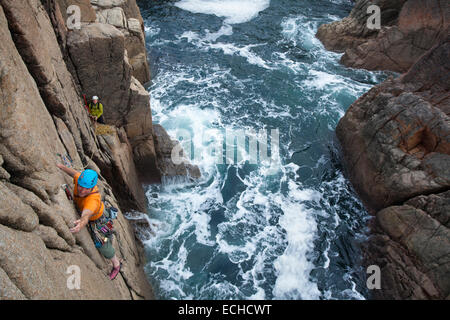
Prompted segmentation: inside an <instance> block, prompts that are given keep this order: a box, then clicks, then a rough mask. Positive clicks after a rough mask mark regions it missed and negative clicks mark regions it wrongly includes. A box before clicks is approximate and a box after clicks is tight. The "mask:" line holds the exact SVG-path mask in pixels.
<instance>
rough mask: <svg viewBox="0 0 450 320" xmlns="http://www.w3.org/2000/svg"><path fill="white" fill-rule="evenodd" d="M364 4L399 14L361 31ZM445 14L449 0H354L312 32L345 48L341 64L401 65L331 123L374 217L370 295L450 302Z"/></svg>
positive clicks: (449, 52) (449, 51)
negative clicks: (377, 284)
mask: <svg viewBox="0 0 450 320" xmlns="http://www.w3.org/2000/svg"><path fill="white" fill-rule="evenodd" d="M370 4H379V5H380V6H381V8H382V12H381V14H382V17H383V15H384V14H385V13H386V10H387V8H388V6H392V5H394V4H397V5H398V6H397V7H396V10H397V12H398V17H397V18H395V19H394V20H391V22H392V24H387V25H382V29H381V30H380V31H377V32H372V33H370V34H368V33H365V32H364V30H365V22H366V19H367V17H368V15H367V14H366V11H365V10H366V8H367V6H368V5H370ZM449 17H450V4H449V2H448V1H439V0H426V1H416V0H408V1H391V2H386V1H366V0H359V1H357V3H356V4H355V7H354V9H353V11H352V12H351V14H350V16H349V17H347V18H345V19H343V20H342V21H338V22H334V23H332V24H330V25H324V26H321V27H320V28H319V32H318V34H317V36H318V37H319V38H320V39H321V40H322V41H323V42H324V43H325V45H326V46H327V48H330V49H332V50H336V51H343V50H345V49H346V51H345V54H344V56H343V57H342V62H343V63H344V64H346V65H349V66H353V67H362V68H367V69H383V70H393V71H399V72H404V71H407V72H405V73H404V74H403V75H402V76H400V77H398V78H396V79H393V78H389V79H388V80H386V81H385V82H384V83H382V84H380V85H377V86H375V87H374V88H373V89H371V90H370V91H369V92H367V93H366V94H364V95H363V96H362V97H360V98H359V99H358V100H357V101H355V102H354V103H353V104H352V105H351V106H350V108H349V109H348V110H347V112H346V114H345V116H344V117H343V118H342V119H341V120H340V121H339V124H338V126H337V129H336V134H337V137H338V139H339V141H340V143H341V146H342V155H343V159H344V162H345V164H346V169H347V174H348V177H349V178H350V180H351V182H352V184H353V186H354V187H355V190H356V191H357V193H358V194H359V195H360V197H361V199H362V200H363V202H364V203H365V205H366V207H367V208H368V209H369V211H370V212H371V213H373V214H374V215H375V219H374V220H373V221H372V223H371V237H370V239H369V241H368V243H367V246H366V248H365V250H364V251H365V260H366V263H367V264H368V265H371V264H375V265H378V266H379V267H380V269H381V289H380V290H373V291H372V293H373V297H374V298H384V299H449V298H450V281H449V279H450V278H449V277H448V274H449V272H450V229H449V227H450V225H449V222H450V216H449V212H450V192H449V190H450V170H449V168H450V119H449V113H450V94H449V92H450V78H449V70H450V59H449V57H450V29H449ZM382 21H383V18H382ZM331 39H333V40H331ZM339 39H341V40H342V42H341V44H342V45H343V46H342V47H336V45H335V43H334V42H336V43H338V42H339V41H336V40H339Z"/></svg>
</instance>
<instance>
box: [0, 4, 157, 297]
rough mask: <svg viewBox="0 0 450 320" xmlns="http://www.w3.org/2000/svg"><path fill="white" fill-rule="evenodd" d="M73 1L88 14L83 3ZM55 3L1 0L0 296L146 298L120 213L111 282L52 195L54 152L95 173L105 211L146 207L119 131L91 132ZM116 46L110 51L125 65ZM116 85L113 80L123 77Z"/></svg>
mask: <svg viewBox="0 0 450 320" xmlns="http://www.w3.org/2000/svg"><path fill="white" fill-rule="evenodd" d="M75 2H77V1H75ZM78 2H80V3H82V4H84V5H85V8H86V10H88V11H89V10H91V9H92V10H93V8H92V6H91V5H90V3H87V2H86V1H78ZM67 3H69V1H67ZM62 4H64V1H42V2H41V1H38V0H27V1H13V0H1V1H0V29H1V32H0V57H1V59H0V88H1V95H0V97H1V108H0V138H1V139H0V189H1V191H0V299H8V298H9V299H23V298H25V299H138V298H146V299H148V298H152V296H153V295H152V291H151V288H150V286H149V284H148V283H147V280H146V277H145V275H144V273H143V263H144V261H143V259H142V248H140V247H139V245H137V243H136V241H135V237H134V232H133V230H132V228H131V227H130V225H129V223H128V221H127V220H126V219H124V217H123V215H122V211H120V213H119V217H118V220H117V222H116V223H115V226H116V230H117V238H116V239H117V240H115V242H114V246H115V248H116V252H117V255H118V256H119V258H121V259H123V261H124V267H123V270H122V272H121V273H120V275H119V276H118V278H117V279H116V280H114V281H110V280H109V278H108V277H107V274H108V272H109V271H110V264H109V262H108V261H106V260H105V259H103V258H102V257H101V256H100V254H99V253H98V251H97V249H96V248H95V247H94V245H93V243H92V240H91V238H90V236H89V234H88V232H87V230H86V229H84V230H83V231H82V232H80V233H79V234H75V235H74V234H72V233H71V232H70V231H69V227H71V226H72V223H73V221H75V220H76V219H78V213H77V212H76V210H75V207H74V205H73V203H72V202H71V201H69V200H68V199H67V198H66V195H65V193H64V191H63V190H62V189H61V185H62V184H64V183H67V184H69V185H70V184H71V181H70V180H71V179H69V178H68V177H66V176H65V175H64V174H63V173H62V172H61V171H59V170H58V169H57V168H55V164H56V163H58V162H61V161H62V160H61V158H60V156H59V155H58V154H62V155H66V154H67V155H69V156H70V158H71V159H73V166H74V167H75V168H76V169H79V170H81V169H83V168H92V169H95V170H96V171H98V172H100V173H101V177H100V180H99V187H100V191H101V193H102V194H103V195H104V198H105V199H106V200H108V201H109V202H111V203H112V204H113V205H115V206H117V207H120V208H121V209H124V210H128V209H141V210H145V208H146V199H145V196H144V194H143V190H142V187H141V185H140V182H139V179H138V172H137V171H136V167H135V163H134V161H133V160H134V152H133V145H132V143H130V141H129V139H128V136H127V132H126V128H125V129H120V128H119V129H117V130H115V132H114V133H113V134H111V135H108V136H103V137H97V136H96V135H95V134H94V132H93V128H92V125H91V123H90V120H89V118H88V115H87V112H86V110H85V109H84V107H83V102H82V99H81V92H82V91H81V90H80V88H81V89H83V87H82V86H80V78H77V77H78V76H77V77H74V76H73V74H74V73H73V72H74V71H75V72H76V71H77V67H78V66H77V65H75V64H74V65H71V64H70V60H69V59H82V58H81V57H80V56H76V55H75V56H74V55H73V54H72V53H70V52H69V50H67V45H66V40H67V37H69V36H70V33H71V32H72V31H69V30H67V28H66V26H65V25H64V24H63V23H64V19H63V18H62V16H63V12H64V11H62V10H61V8H60V5H62ZM90 12H91V13H90V14H91V16H90V18H89V19H94V17H95V18H96V16H95V11H90ZM92 13H94V15H92ZM82 16H83V15H82ZM91 22H92V21H91ZM103 28H108V25H104V26H103ZM80 32H81V31H80ZM111 32H115V33H116V34H117V32H116V30H114V31H111ZM105 36H108V35H105ZM118 38H120V39H122V40H123V37H122V36H120V35H119V37H118ZM111 39H112V37H111ZM96 41H97V40H95V39H92V41H91V45H93V46H94V47H95V46H96ZM98 44H99V46H100V45H101V41H99V42H98ZM121 48H122V50H123V52H122V53H121V54H119V53H117V54H118V55H122V56H123V57H124V59H123V61H125V60H126V51H125V48H124V47H121ZM69 54H70V55H69ZM88 54H89V52H84V55H88ZM108 54H109V52H108ZM122 63H123V64H122V65H125V62H122ZM103 71H104V72H105V70H103ZM134 71H135V70H134V69H132V70H131V69H130V74H131V73H133V72H134ZM115 81H117V82H116V83H122V82H123V81H124V77H120V78H118V79H115ZM122 86H123V87H124V88H125V89H124V90H125V91H127V92H129V96H132V95H133V90H135V91H136V92H138V93H139V94H142V95H144V94H143V92H142V90H141V87H140V84H138V83H137V82H136V81H134V83H133V81H132V79H131V75H130V82H129V83H128V82H127V81H125V82H123V83H122ZM127 86H128V87H127ZM145 97H146V98H148V95H145ZM127 99H128V100H129V101H135V102H136V103H135V104H134V106H136V108H137V107H138V106H137V105H138V104H139V103H142V101H143V100H139V99H137V98H135V99H134V100H133V98H129V97H128V98H127ZM127 99H125V100H127ZM146 107H148V111H147V114H150V109H149V105H148V104H146V105H144V106H141V108H146ZM150 128H151V123H150ZM147 130H149V129H147ZM149 137H152V133H151V132H150V133H149ZM72 265H76V266H78V267H80V270H81V289H80V290H70V289H69V288H68V287H67V279H68V277H69V275H68V274H67V273H66V272H67V270H68V268H69V267H70V266H72Z"/></svg>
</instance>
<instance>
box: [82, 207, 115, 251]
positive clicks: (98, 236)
mask: <svg viewBox="0 0 450 320" xmlns="http://www.w3.org/2000/svg"><path fill="white" fill-rule="evenodd" d="M99 210H100V209H99ZM117 212H118V209H117V208H114V207H112V206H109V207H108V208H106V207H105V210H104V213H103V215H102V216H101V217H100V218H98V219H97V220H94V221H90V222H89V230H90V232H91V235H92V238H93V240H94V244H95V247H96V248H100V247H101V246H103V245H104V244H105V243H106V242H108V241H109V239H110V238H111V237H112V235H113V234H114V225H113V220H114V219H116V218H117ZM97 213H98V212H97Z"/></svg>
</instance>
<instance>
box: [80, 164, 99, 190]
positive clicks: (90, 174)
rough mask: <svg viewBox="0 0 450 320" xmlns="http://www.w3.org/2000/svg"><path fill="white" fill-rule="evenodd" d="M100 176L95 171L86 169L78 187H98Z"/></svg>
mask: <svg viewBox="0 0 450 320" xmlns="http://www.w3.org/2000/svg"><path fill="white" fill-rule="evenodd" d="M97 180H98V174H97V172H95V171H94V170H91V169H86V170H84V171H83V172H82V173H81V175H80V177H79V178H78V185H79V186H81V187H83V188H86V189H90V188H93V187H95V186H96V185H97Z"/></svg>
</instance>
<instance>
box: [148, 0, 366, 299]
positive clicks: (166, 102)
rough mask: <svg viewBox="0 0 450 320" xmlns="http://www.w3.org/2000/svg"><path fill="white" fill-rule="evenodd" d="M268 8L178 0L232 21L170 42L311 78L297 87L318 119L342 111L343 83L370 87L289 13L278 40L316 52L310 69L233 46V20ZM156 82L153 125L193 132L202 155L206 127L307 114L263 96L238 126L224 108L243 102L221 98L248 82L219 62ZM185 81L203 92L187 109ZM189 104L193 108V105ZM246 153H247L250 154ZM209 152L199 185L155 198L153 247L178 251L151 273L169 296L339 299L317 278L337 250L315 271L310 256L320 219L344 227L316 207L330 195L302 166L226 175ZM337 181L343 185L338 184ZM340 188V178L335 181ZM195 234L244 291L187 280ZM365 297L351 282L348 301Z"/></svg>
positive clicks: (309, 24)
mask: <svg viewBox="0 0 450 320" xmlns="http://www.w3.org/2000/svg"><path fill="white" fill-rule="evenodd" d="M264 3H265V4H266V5H267V6H268V5H269V1H214V0H211V1H206V0H197V1H194V0H182V1H179V2H177V3H176V4H175V5H176V6H178V7H180V8H182V9H185V10H189V11H192V12H198V13H206V14H215V15H217V16H220V17H225V21H224V24H223V25H222V27H221V28H220V29H219V30H218V31H210V30H208V29H203V31H198V30H196V31H185V32H183V33H182V34H181V35H180V36H179V37H178V38H177V39H176V40H170V41H171V42H172V43H180V42H184V44H185V45H186V41H187V42H188V43H189V44H192V45H194V46H195V47H197V48H198V49H199V50H201V51H209V50H215V51H220V52H223V54H225V55H230V56H241V57H243V58H245V59H246V61H247V62H248V63H249V64H252V65H257V66H260V67H262V68H265V69H268V70H271V69H272V70H273V69H281V68H288V69H289V70H290V71H291V73H290V74H294V75H304V76H305V77H306V80H304V81H298V85H299V86H302V85H303V86H305V88H306V90H309V91H315V92H318V91H320V92H323V95H322V97H321V98H320V99H319V100H318V107H317V110H313V111H312V112H311V115H309V116H311V117H314V116H316V115H317V114H320V113H321V112H330V110H332V111H333V112H338V113H339V112H343V109H342V106H340V105H339V104H338V103H337V102H336V101H335V100H336V98H335V97H334V96H333V94H335V93H336V92H338V91H340V90H344V87H350V89H348V90H349V91H348V92H349V94H354V95H355V96H357V95H359V94H360V93H361V92H362V91H363V90H364V89H365V87H364V85H362V84H359V83H357V82H356V81H353V80H351V79H348V78H346V77H344V76H340V75H334V74H330V72H329V71H328V68H329V65H330V63H336V65H338V58H339V55H337V54H334V53H328V52H326V51H325V50H324V48H323V46H322V45H321V43H320V41H318V40H317V39H316V38H315V36H314V35H315V31H316V29H317V21H315V20H311V19H310V18H309V17H306V16H299V17H289V18H287V19H285V20H284V21H283V22H282V25H281V27H282V30H283V31H282V34H281V36H282V37H284V39H282V40H280V41H285V42H286V41H288V42H292V43H294V44H295V45H298V46H300V47H302V48H304V49H305V50H309V52H312V55H313V56H314V57H316V58H317V59H316V60H315V62H314V63H312V64H306V63H303V62H299V61H295V60H293V59H292V58H289V57H288V55H286V54H285V53H283V52H278V53H274V54H273V58H274V59H273V61H270V62H269V61H264V59H262V58H261V57H259V56H258V55H257V54H256V53H255V52H254V51H253V50H252V48H253V47H255V46H256V45H255V44H251V45H246V46H242V45H236V44H234V43H227V42H226V41H227V40H228V38H227V36H230V35H232V34H233V28H232V26H231V25H230V24H232V23H240V22H236V21H241V22H245V21H249V19H252V18H253V17H255V16H256V15H257V14H258V12H260V11H261V10H264V5H262V4H264ZM250 9H251V10H250ZM329 19H330V20H333V19H335V17H334V16H330V17H329ZM147 32H149V33H151V32H152V31H151V30H147ZM158 32H159V31H158ZM218 41H219V42H218ZM161 43H162V42H161ZM257 45H264V44H257ZM188 47H191V46H190V45H188ZM195 47H194V49H195ZM195 50H197V49H195ZM208 68H209V67H208ZM327 71H328V72H327ZM154 81H155V84H156V85H153V86H152V89H151V95H152V101H151V102H152V111H153V113H154V117H153V119H154V120H155V121H157V122H159V123H161V124H162V125H163V126H164V127H165V128H166V129H167V131H168V133H169V135H170V136H171V137H172V138H177V129H179V128H182V129H186V130H188V131H190V132H191V133H192V136H191V142H193V143H194V145H195V146H196V147H199V148H200V151H201V152H202V151H205V150H206V148H208V146H209V144H208V141H205V140H204V136H203V133H204V132H205V131H207V130H210V129H233V128H235V127H239V125H238V124H237V121H239V120H242V119H249V120H255V118H257V117H258V116H261V117H263V116H264V117H269V118H275V119H278V118H282V119H284V118H286V119H287V120H289V121H292V119H298V118H299V117H301V116H302V115H301V114H300V113H298V114H294V115H292V114H291V113H290V112H289V111H287V110H286V109H287V106H277V105H275V103H272V102H270V101H265V100H264V99H261V100H258V97H255V99H256V101H257V102H258V103H259V104H260V105H261V110H262V111H261V115H258V116H255V115H253V114H242V115H241V118H240V119H234V120H235V121H236V122H235V123H233V119H231V120H230V119H225V118H223V115H222V114H223V113H222V112H221V109H223V108H229V109H233V110H241V109H238V106H236V101H231V102H233V103H234V104H235V105H233V104H230V105H229V106H228V105H226V106H224V105H223V102H221V101H220V100H219V99H217V96H220V95H221V94H222V93H224V94H226V93H228V91H227V90H228V89H227V88H226V85H223V84H224V83H225V84H229V83H233V85H234V86H235V88H238V89H240V90H244V89H246V88H248V87H247V86H246V85H244V82H245V81H246V80H239V79H237V78H234V77H233V76H232V75H231V74H230V70H229V69H225V70H224V69H221V67H219V66H217V67H212V68H209V69H203V68H197V69H195V70H194V69H189V66H183V65H182V64H181V63H180V64H176V63H175V64H174V65H171V68H170V69H169V70H163V69H161V70H160V72H159V74H158V76H157V78H155V79H154ZM248 81H250V79H249V80H248ZM186 84H188V85H195V90H193V91H192V92H186V93H183V98H184V100H183V102H181V103H179V102H177V101H176V99H175V98H173V97H171V95H175V96H176V95H177V93H178V90H180V89H179V88H180V87H183V85H184V86H185V85H186ZM352 90H353V91H352ZM212 93H213V94H212ZM189 99H192V100H193V101H195V103H189V102H188V103H186V100H189ZM238 103H241V102H240V101H238ZM242 103H244V102H242ZM234 108H236V109H234ZM333 108H336V110H337V111H336V110H333ZM339 114H340V113H339ZM256 120H257V119H256ZM252 124H253V122H252ZM258 124H259V123H258ZM241 127H242V126H241ZM212 135H213V137H214V138H217V139H220V138H221V136H220V134H218V132H217V131H213V134H212ZM238 152H242V153H244V152H243V150H238ZM202 155H203V157H202V158H200V159H194V160H193V162H194V163H195V164H197V165H198V166H199V167H200V169H201V172H202V178H201V180H200V181H199V182H198V183H196V184H188V183H185V184H178V185H176V184H175V185H165V186H163V187H162V189H161V192H159V193H158V194H159V196H158V198H157V199H152V198H151V197H150V196H149V195H148V198H149V201H150V207H151V208H152V210H154V212H156V213H155V214H156V215H157V216H158V218H155V219H153V220H154V221H155V220H160V221H161V222H162V221H163V222H164V223H165V224H161V225H162V226H164V227H162V228H161V230H156V237H155V238H154V239H152V240H149V241H151V246H150V247H152V248H155V249H153V250H160V245H161V244H162V243H163V242H165V243H166V244H167V242H170V243H171V244H170V245H169V248H170V250H169V249H167V252H166V251H162V252H159V254H161V255H164V257H163V258H162V259H161V261H158V262H152V268H153V271H152V272H153V276H156V278H157V279H158V281H159V282H160V287H161V290H162V291H164V292H166V293H167V295H169V296H175V297H177V298H178V297H181V298H196V299H197V298H211V297H213V298H218V299H227V298H231V299H235V298H249V299H318V298H323V297H325V298H333V295H332V293H331V292H330V291H325V292H323V293H322V295H321V292H320V291H319V289H318V284H317V280H316V279H313V278H312V277H311V276H310V275H311V272H312V271H313V269H315V268H316V267H323V268H329V266H330V262H331V259H333V255H334V254H335V252H330V243H329V242H327V244H326V249H325V252H323V253H320V254H323V256H324V262H323V264H322V263H321V265H320V266H315V265H314V259H313V256H312V255H313V254H314V241H315V240H316V239H317V237H318V229H319V226H318V224H317V222H316V219H317V217H320V218H324V219H325V218H328V219H329V220H330V221H331V223H330V229H333V228H336V227H337V226H339V224H340V223H341V219H340V218H339V215H338V214H337V209H336V208H332V207H330V208H327V211H326V212H325V211H324V210H320V209H317V208H316V207H320V206H319V204H318V203H319V202H322V201H321V200H323V190H321V189H320V188H318V189H317V190H315V189H311V188H305V187H304V186H303V185H302V184H301V183H300V182H299V176H298V173H297V172H298V170H299V168H300V167H299V166H298V165H296V164H294V163H289V164H285V163H283V162H282V161H279V162H277V163H268V164H267V163H262V164H260V165H259V167H258V168H257V169H256V170H255V171H252V172H251V173H250V174H246V175H243V174H241V173H240V171H239V170H240V169H242V168H243V167H244V165H243V163H239V164H236V165H229V166H228V167H227V170H226V172H225V173H222V174H221V173H219V172H218V169H217V167H216V163H215V161H216V159H215V158H214V157H212V156H209V153H208V152H205V153H202ZM244 160H245V158H244ZM323 161H325V160H324V158H320V159H319V161H318V162H317V165H316V166H317V167H318V166H321V165H323ZM235 169H237V170H238V173H237V176H236V178H237V179H238V183H241V184H242V185H243V191H238V192H236V194H235V196H234V197H233V198H232V199H230V200H228V201H227V202H224V199H223V198H222V193H221V192H222V189H223V188H225V187H226V181H227V179H228V178H229V174H233V173H232V170H235ZM274 177H275V178H274ZM277 177H278V178H277ZM342 179H344V178H342ZM337 181H338V182H339V181H340V180H339V178H338V179H337ZM343 181H345V180H343ZM335 182H336V181H335V180H333V181H332V182H330V183H335ZM270 184H272V185H277V184H279V186H280V187H279V188H278V189H277V190H269V189H268V185H270ZM281 186H283V188H284V189H283V190H282V188H281ZM275 189H276V188H275ZM286 189H287V190H286ZM338 189H339V188H338ZM219 208H220V209H224V210H225V212H224V215H225V221H224V222H221V223H220V224H218V226H217V229H218V233H217V234H216V235H215V236H213V235H212V233H211V228H210V225H211V221H212V217H211V214H210V212H212V211H215V209H219ZM194 236H195V240H196V241H197V242H198V243H199V244H202V245H205V246H208V247H210V248H211V247H213V248H214V255H215V254H223V255H226V256H227V257H228V259H229V260H230V261H231V263H233V264H234V266H235V267H237V268H238V269H239V270H240V272H239V275H238V278H239V280H240V281H242V283H241V284H239V287H238V286H236V284H235V283H230V282H229V281H227V280H224V279H223V278H220V276H221V275H220V274H210V275H208V277H210V279H209V280H208V282H207V283H201V285H199V287H198V288H191V287H188V286H189V285H187V286H185V285H184V282H185V281H186V280H188V279H191V277H192V276H193V274H192V271H191V270H190V269H189V268H188V267H187V266H186V264H187V256H188V249H186V247H187V246H188V245H187V244H186V243H185V242H184V241H185V240H186V239H188V238H193V237H194ZM180 241H181V242H182V244H181V246H179V248H176V247H174V243H178V244H179V243H180ZM213 258H214V257H211V259H213ZM210 261H211V260H210ZM274 279H275V280H274ZM191 280H192V279H191ZM352 281H353V280H352V279H351V278H349V279H348V283H353V284H354V281H353V282H352ZM269 285H271V286H269ZM244 292H245V294H244ZM358 294H359V293H358V292H357V290H356V289H355V286H354V285H351V286H350V287H349V289H348V292H347V293H346V295H347V296H348V297H349V298H356V297H358Z"/></svg>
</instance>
